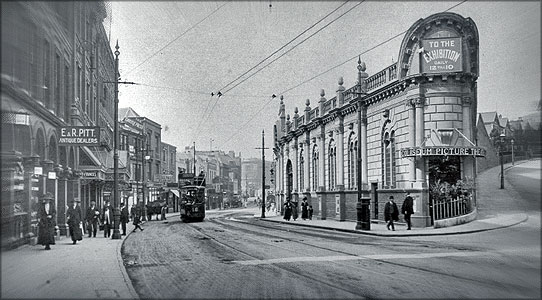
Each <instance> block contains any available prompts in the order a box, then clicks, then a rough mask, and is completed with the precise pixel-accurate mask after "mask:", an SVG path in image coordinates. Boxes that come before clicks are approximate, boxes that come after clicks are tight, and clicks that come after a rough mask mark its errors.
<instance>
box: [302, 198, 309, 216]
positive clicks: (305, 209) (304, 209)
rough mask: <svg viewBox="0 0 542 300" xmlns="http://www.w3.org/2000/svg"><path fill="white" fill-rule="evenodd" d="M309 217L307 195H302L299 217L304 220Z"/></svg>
mask: <svg viewBox="0 0 542 300" xmlns="http://www.w3.org/2000/svg"><path fill="white" fill-rule="evenodd" d="M308 218H309V203H308V202H307V197H303V201H302V202H301V219H303V220H306V219H308Z"/></svg>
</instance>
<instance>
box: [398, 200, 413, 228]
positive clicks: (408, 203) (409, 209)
mask: <svg viewBox="0 0 542 300" xmlns="http://www.w3.org/2000/svg"><path fill="white" fill-rule="evenodd" d="M401 212H402V213H403V215H405V222H406V223H407V230H411V227H412V222H411V221H410V216H411V215H412V214H414V199H412V197H411V196H410V193H408V192H407V193H406V197H405V201H403V205H402V206H401Z"/></svg>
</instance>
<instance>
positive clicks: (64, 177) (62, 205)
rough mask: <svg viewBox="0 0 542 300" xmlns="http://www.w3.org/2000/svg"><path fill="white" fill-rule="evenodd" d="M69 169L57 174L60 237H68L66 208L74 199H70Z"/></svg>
mask: <svg viewBox="0 0 542 300" xmlns="http://www.w3.org/2000/svg"><path fill="white" fill-rule="evenodd" d="M70 173H71V170H69V168H63V169H62V170H61V171H60V172H58V173H57V176H58V210H57V214H56V215H57V220H58V222H57V225H58V228H59V230H60V235H64V236H68V224H66V207H67V206H68V204H69V202H70V201H73V198H68V178H69V176H70V175H71V174H70Z"/></svg>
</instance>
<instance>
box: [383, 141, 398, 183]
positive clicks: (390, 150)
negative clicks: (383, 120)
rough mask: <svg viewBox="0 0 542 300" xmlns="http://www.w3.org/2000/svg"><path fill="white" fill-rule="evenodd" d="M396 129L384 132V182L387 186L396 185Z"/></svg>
mask: <svg viewBox="0 0 542 300" xmlns="http://www.w3.org/2000/svg"><path fill="white" fill-rule="evenodd" d="M395 167H396V162H395V131H392V132H391V134H390V133H389V132H386V133H384V137H383V139H382V182H383V185H384V186H386V187H389V188H391V187H395V181H396V180H395V175H396V174H395Z"/></svg>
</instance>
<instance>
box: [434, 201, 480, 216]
mask: <svg viewBox="0 0 542 300" xmlns="http://www.w3.org/2000/svg"><path fill="white" fill-rule="evenodd" d="M471 211H472V209H471V198H470V197H464V196H459V197H457V198H455V199H449V200H445V201H438V200H437V201H435V202H434V203H433V219H434V220H442V219H449V218H454V217H458V216H463V215H466V214H468V213H470V212H471Z"/></svg>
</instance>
